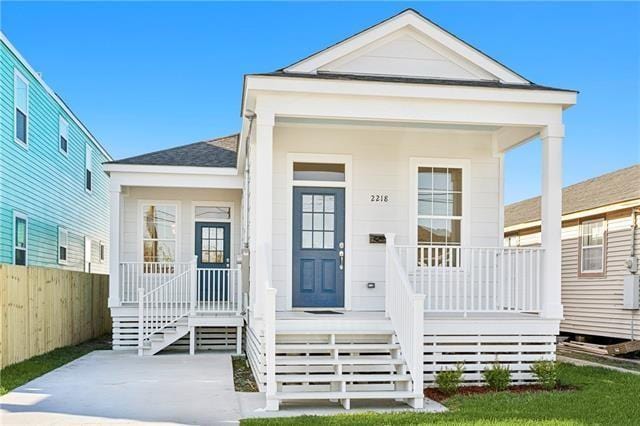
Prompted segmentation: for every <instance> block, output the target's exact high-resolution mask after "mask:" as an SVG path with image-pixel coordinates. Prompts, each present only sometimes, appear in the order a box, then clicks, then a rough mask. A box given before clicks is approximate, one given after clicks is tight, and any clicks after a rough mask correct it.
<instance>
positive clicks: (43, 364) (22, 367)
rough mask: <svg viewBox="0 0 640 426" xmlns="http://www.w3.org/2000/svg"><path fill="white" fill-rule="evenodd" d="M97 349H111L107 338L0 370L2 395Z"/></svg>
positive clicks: (63, 349) (56, 351)
mask: <svg viewBox="0 0 640 426" xmlns="http://www.w3.org/2000/svg"><path fill="white" fill-rule="evenodd" d="M97 349H111V345H110V343H109V341H108V340H107V339H105V338H99V339H95V340H90V341H88V342H84V343H81V344H79V345H75V346H65V347H63V348H58V349H54V350H52V351H51V352H47V353H46V354H42V355H38V356H34V357H33V358H29V359H27V360H24V361H22V362H19V363H17V364H13V365H9V366H8V367H5V368H3V369H2V370H0V395H4V394H6V393H7V392H9V391H10V390H12V389H15V388H17V387H18V386H21V385H23V384H25V383H27V382H28V381H30V380H33V379H35V378H36V377H39V376H42V375H43V374H45V373H48V372H49V371H51V370H54V369H56V368H58V367H60V366H62V365H64V364H66V363H68V362H71V361H73V360H74V359H76V358H80V357H81V356H82V355H85V354H88V353H89V352H91V351H95V350H97Z"/></svg>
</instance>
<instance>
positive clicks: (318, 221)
mask: <svg viewBox="0 0 640 426" xmlns="http://www.w3.org/2000/svg"><path fill="white" fill-rule="evenodd" d="M323 228H324V220H323V215H322V213H314V214H313V229H314V230H320V231H322V229H323Z"/></svg>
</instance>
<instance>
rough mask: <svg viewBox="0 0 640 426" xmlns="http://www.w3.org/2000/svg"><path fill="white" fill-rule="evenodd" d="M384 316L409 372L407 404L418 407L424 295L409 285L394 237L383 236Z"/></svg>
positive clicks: (420, 395)
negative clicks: (390, 325)
mask: <svg viewBox="0 0 640 426" xmlns="http://www.w3.org/2000/svg"><path fill="white" fill-rule="evenodd" d="M385 237H386V241H387V246H386V268H385V270H386V272H385V277H386V280H385V303H386V305H385V306H386V309H385V310H386V315H387V316H388V317H389V318H390V319H391V324H392V325H393V329H394V330H395V333H396V336H397V338H398V342H399V343H400V349H401V351H402V355H403V356H404V360H405V362H406V363H407V367H408V368H409V371H410V373H411V380H412V382H413V383H412V385H413V393H414V394H415V398H414V399H413V400H412V401H408V402H409V403H410V405H412V406H413V407H415V408H422V405H423V403H424V402H423V401H424V400H423V397H422V395H423V392H424V385H423V381H424V376H423V374H424V372H423V371H424V294H419V293H415V291H414V289H413V288H412V287H411V285H410V284H409V280H408V278H407V273H406V271H405V269H404V267H403V266H402V264H401V262H400V258H399V257H398V254H397V253H396V251H395V249H394V239H395V235H394V234H385Z"/></svg>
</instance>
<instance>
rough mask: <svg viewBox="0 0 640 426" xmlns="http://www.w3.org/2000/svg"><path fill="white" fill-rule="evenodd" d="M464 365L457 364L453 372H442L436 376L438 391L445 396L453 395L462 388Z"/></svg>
mask: <svg viewBox="0 0 640 426" xmlns="http://www.w3.org/2000/svg"><path fill="white" fill-rule="evenodd" d="M463 372H464V364H461V363H459V364H457V365H456V368H455V369H453V370H440V371H439V372H438V373H437V374H436V384H437V385H438V389H440V391H441V392H442V393H443V394H445V395H453V394H454V393H456V391H457V390H458V388H459V387H460V382H461V381H462V373H463Z"/></svg>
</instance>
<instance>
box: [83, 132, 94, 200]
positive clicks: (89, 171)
mask: <svg viewBox="0 0 640 426" xmlns="http://www.w3.org/2000/svg"><path fill="white" fill-rule="evenodd" d="M84 167H85V180H84V189H85V190H86V191H87V192H91V188H92V186H93V181H92V179H93V167H92V162H91V147H90V146H89V145H88V144H87V145H86V148H85V154H84Z"/></svg>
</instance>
